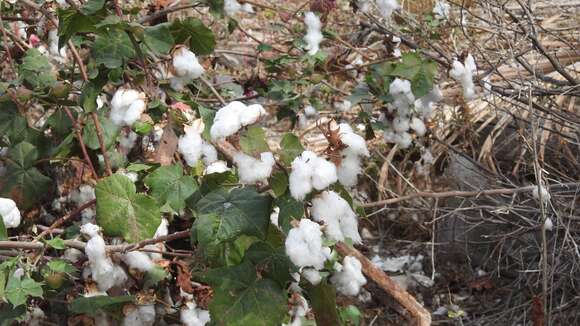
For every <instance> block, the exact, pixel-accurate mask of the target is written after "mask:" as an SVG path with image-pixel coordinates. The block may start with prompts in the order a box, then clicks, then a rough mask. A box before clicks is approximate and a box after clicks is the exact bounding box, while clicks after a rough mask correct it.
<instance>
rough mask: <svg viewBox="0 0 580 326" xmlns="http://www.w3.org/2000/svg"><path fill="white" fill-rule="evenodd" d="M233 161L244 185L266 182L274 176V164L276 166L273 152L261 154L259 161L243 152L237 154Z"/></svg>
mask: <svg viewBox="0 0 580 326" xmlns="http://www.w3.org/2000/svg"><path fill="white" fill-rule="evenodd" d="M233 160H234V163H235V164H236V166H237V168H238V174H239V176H240V182H241V183H244V184H254V183H256V182H258V181H261V182H264V181H266V180H267V179H268V178H269V177H270V175H271V174H272V169H273V167H274V164H276V160H274V155H273V154H272V153H271V152H264V153H261V154H260V159H259V160H258V159H256V158H253V157H252V156H249V155H246V154H244V153H242V152H237V153H236V154H235V155H234V157H233Z"/></svg>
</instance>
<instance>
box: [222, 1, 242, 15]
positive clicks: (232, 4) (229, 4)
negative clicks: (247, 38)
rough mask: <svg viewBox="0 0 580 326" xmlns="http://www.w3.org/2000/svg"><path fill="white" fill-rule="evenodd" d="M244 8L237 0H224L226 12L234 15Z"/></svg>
mask: <svg viewBox="0 0 580 326" xmlns="http://www.w3.org/2000/svg"><path fill="white" fill-rule="evenodd" d="M241 10H242V5H241V4H240V3H239V2H238V1H237V0H224V12H225V13H226V15H227V16H229V17H233V16H235V15H236V14H237V13H238V12H239V11H241Z"/></svg>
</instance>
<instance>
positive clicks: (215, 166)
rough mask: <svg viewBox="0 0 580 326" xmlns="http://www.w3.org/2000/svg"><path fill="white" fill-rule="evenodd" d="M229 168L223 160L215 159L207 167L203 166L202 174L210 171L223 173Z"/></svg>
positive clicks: (210, 172)
mask: <svg viewBox="0 0 580 326" xmlns="http://www.w3.org/2000/svg"><path fill="white" fill-rule="evenodd" d="M229 170H230V168H229V167H228V164H227V163H226V162H225V161H215V162H213V163H212V164H210V165H209V166H208V167H207V168H205V171H204V174H205V175H208V174H212V173H224V172H227V171H229Z"/></svg>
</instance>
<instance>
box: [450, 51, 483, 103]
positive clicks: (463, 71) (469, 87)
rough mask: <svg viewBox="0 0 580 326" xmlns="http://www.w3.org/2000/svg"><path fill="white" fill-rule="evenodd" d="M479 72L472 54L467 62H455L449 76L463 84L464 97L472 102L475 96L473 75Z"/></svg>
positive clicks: (467, 58)
mask: <svg viewBox="0 0 580 326" xmlns="http://www.w3.org/2000/svg"><path fill="white" fill-rule="evenodd" d="M476 71H477V66H476V65H475V59H473V56H472V55H471V54H469V55H467V57H466V58H465V62H464V63H461V62H459V61H458V60H454V61H453V65H452V68H451V70H450V71H449V75H450V76H451V78H453V79H455V80H457V81H458V82H460V83H461V86H462V87H463V97H464V98H465V99H466V100H468V101H469V100H472V99H473V97H474V96H475V84H474V83H473V73H475V72H476Z"/></svg>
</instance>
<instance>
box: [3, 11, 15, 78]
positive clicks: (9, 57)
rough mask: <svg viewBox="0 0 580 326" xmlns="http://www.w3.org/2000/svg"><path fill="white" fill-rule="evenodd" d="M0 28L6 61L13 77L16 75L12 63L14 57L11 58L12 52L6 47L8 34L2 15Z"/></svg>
mask: <svg viewBox="0 0 580 326" xmlns="http://www.w3.org/2000/svg"><path fill="white" fill-rule="evenodd" d="M0 30H2V39H3V41H4V48H5V49H6V55H8V63H9V66H10V69H11V70H12V73H13V74H14V76H13V77H14V78H16V77H18V73H17V72H16V66H15V65H14V59H12V53H10V52H11V51H10V48H8V35H6V30H5V29H4V20H3V18H2V16H0Z"/></svg>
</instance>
